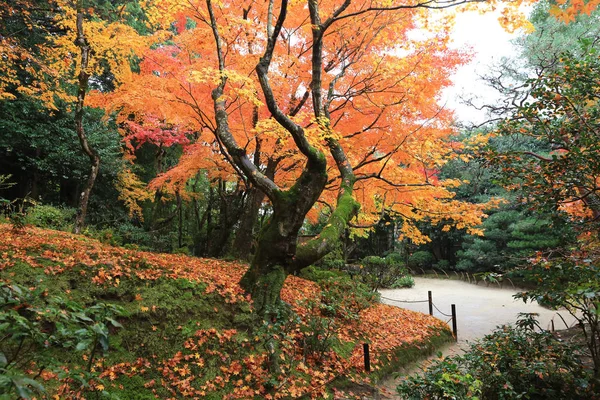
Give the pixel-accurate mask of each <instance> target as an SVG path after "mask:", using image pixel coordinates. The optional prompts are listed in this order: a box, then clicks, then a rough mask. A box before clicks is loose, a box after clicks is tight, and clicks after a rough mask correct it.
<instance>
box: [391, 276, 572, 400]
mask: <svg viewBox="0 0 600 400" xmlns="http://www.w3.org/2000/svg"><path fill="white" fill-rule="evenodd" d="M414 279H415V286H414V287H413V288H411V289H385V290H381V291H380V293H381V296H382V302H383V303H386V304H391V305H395V306H399V307H402V308H406V309H409V310H413V311H419V312H423V313H428V312H429V306H428V303H427V302H423V303H401V302H397V301H394V300H402V301H419V300H427V292H428V291H429V290H431V291H432V297H433V303H434V304H435V305H436V306H437V308H438V309H439V310H437V309H435V308H434V313H433V315H434V316H435V317H437V318H439V319H441V320H442V321H448V319H449V317H447V316H444V315H442V314H441V312H443V313H445V314H450V313H451V311H450V310H451V304H456V315H457V322H458V324H457V325H458V335H457V336H458V342H457V343H455V344H452V345H449V346H447V347H446V348H444V349H442V352H443V353H444V355H450V354H456V353H461V352H462V349H463V348H465V347H466V345H467V343H468V342H472V341H474V340H475V339H479V338H481V337H483V336H485V335H486V334H488V333H490V332H492V331H493V330H494V328H495V327H496V326H498V325H503V324H508V323H514V322H515V321H516V320H517V316H518V314H519V313H538V314H539V317H538V322H539V323H540V325H541V326H542V327H543V328H547V329H550V328H551V321H552V320H554V326H555V328H556V329H565V324H564V322H563V321H562V319H561V318H560V317H559V316H558V315H557V314H558V313H560V314H561V315H562V317H563V318H564V319H565V321H566V322H567V324H569V326H572V325H573V323H574V319H573V317H571V315H569V313H568V312H567V311H564V310H562V311H554V310H548V309H546V308H543V307H541V306H539V305H538V304H537V303H527V304H525V303H523V301H522V300H515V299H513V297H512V296H513V295H514V294H515V293H517V290H513V289H506V288H504V289H500V288H498V287H493V286H491V285H490V286H489V287H486V286H485V284H483V283H482V284H479V285H478V286H477V285H473V284H470V283H467V282H462V281H457V280H449V279H428V278H419V277H416V278H414ZM440 311H441V312H440ZM426 362H427V360H424V361H422V362H420V363H418V364H417V365H412V366H409V367H408V368H406V369H405V370H403V371H400V372H401V373H402V374H403V375H410V374H412V373H414V372H417V371H418V370H419V367H420V366H421V365H423V364H424V363H426ZM397 382H398V380H393V379H389V380H387V381H384V382H382V384H381V386H380V389H381V390H382V392H383V394H384V396H383V398H388V399H399V397H396V396H395V395H394V393H395V387H396V385H397Z"/></svg>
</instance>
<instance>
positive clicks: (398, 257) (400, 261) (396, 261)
mask: <svg viewBox="0 0 600 400" xmlns="http://www.w3.org/2000/svg"><path fill="white" fill-rule="evenodd" d="M385 262H386V263H387V264H388V265H401V266H404V265H405V257H404V256H403V255H402V254H400V253H390V254H388V255H387V256H385Z"/></svg>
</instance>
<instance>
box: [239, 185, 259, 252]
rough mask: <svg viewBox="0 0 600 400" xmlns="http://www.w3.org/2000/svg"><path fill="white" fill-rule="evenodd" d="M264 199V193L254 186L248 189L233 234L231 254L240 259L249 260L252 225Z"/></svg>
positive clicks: (252, 237) (252, 233)
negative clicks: (237, 224) (238, 224)
mask: <svg viewBox="0 0 600 400" xmlns="http://www.w3.org/2000/svg"><path fill="white" fill-rule="evenodd" d="M264 199H265V194H264V193H263V192H261V191H260V190H259V189H257V188H256V187H252V188H250V189H249V191H248V196H247V200H246V204H245V205H244V211H243V213H242V217H241V218H240V226H239V228H238V230H237V232H236V234H235V239H234V241H233V248H232V249H231V255H233V256H234V257H235V258H237V259H240V260H250V257H251V255H252V245H253V241H254V226H255V225H256V221H257V220H258V213H259V211H260V206H261V205H262V202H263V201H264Z"/></svg>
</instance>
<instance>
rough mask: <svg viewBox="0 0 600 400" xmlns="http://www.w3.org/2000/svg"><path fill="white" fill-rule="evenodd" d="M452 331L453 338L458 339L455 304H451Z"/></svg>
mask: <svg viewBox="0 0 600 400" xmlns="http://www.w3.org/2000/svg"><path fill="white" fill-rule="evenodd" d="M452 333H453V334H454V338H455V339H456V340H457V341H458V329H457V327H456V304H452Z"/></svg>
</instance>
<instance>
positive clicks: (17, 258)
mask: <svg viewBox="0 0 600 400" xmlns="http://www.w3.org/2000/svg"><path fill="white" fill-rule="evenodd" d="M246 268H247V267H246V265H244V264H241V263H236V262H224V261H220V260H214V259H199V258H194V257H189V256H183V255H173V254H156V253H150V252H142V251H137V250H131V249H124V248H119V247H113V246H109V245H106V244H103V243H101V242H99V241H97V240H95V239H91V238H88V237H86V236H78V235H72V234H69V233H65V232H60V231H52V230H44V229H39V228H33V227H27V228H26V229H25V230H24V231H22V232H15V231H13V230H12V227H11V225H8V224H1V223H0V279H1V280H2V281H4V282H8V283H16V284H20V285H24V286H26V287H29V288H34V287H36V288H42V289H43V296H44V297H45V298H52V297H53V296H61V297H63V298H65V299H67V300H70V301H74V302H78V303H80V304H83V305H84V306H91V305H93V304H97V303H98V302H105V303H111V304H116V305H119V306H121V307H123V308H124V310H125V312H124V314H123V316H121V317H120V318H119V322H120V323H121V324H122V325H123V329H113V330H111V337H110V340H111V342H110V349H109V351H108V352H107V353H105V354H101V355H100V357H99V358H97V359H96V360H94V365H93V368H92V371H91V372H93V373H94V374H95V375H94V378H92V379H91V381H90V385H89V387H88V388H82V387H81V385H80V384H78V383H77V382H75V381H74V380H73V378H72V376H73V374H72V372H73V371H77V370H79V369H81V370H82V374H83V370H84V368H85V365H86V363H85V361H86V357H87V355H86V353H85V352H79V353H78V352H76V351H69V352H64V351H63V352H62V353H61V352H60V349H59V350H56V357H57V358H58V359H60V360H61V362H62V363H63V365H62V366H61V367H60V368H62V370H64V371H70V372H71V374H60V373H56V372H50V371H45V372H44V373H43V374H41V376H40V377H39V379H41V380H42V383H43V384H44V386H45V387H46V388H47V394H46V395H47V396H48V397H52V398H77V397H80V398H83V397H85V398H95V396H96V395H98V394H109V393H111V394H116V395H118V396H119V397H120V398H136V399H144V398H148V399H151V398H161V399H163V398H185V397H189V398H198V397H208V398H252V397H259V398H267V399H269V398H296V397H300V396H307V397H313V398H323V397H326V396H328V395H330V394H332V393H335V394H338V395H340V396H341V395H342V394H341V392H339V391H334V392H331V391H330V385H329V384H330V383H331V382H332V381H334V380H335V379H336V378H338V377H341V376H343V377H345V379H346V381H348V380H350V381H352V382H358V383H368V382H369V381H370V377H372V376H373V375H367V374H365V373H364V372H363V354H362V343H363V342H368V343H370V346H371V355H372V360H371V363H372V368H373V369H374V370H375V371H378V370H382V369H385V368H386V367H389V365H390V364H391V363H393V362H394V361H395V358H396V357H397V355H398V352H399V351H400V350H401V349H406V348H407V347H411V348H414V347H420V346H424V345H425V344H426V343H429V342H431V341H432V340H436V338H438V339H439V338H440V337H442V338H446V337H447V336H448V328H447V326H446V325H445V324H444V323H442V322H441V321H439V320H437V319H435V318H432V317H429V316H427V315H424V314H421V313H415V312H412V311H408V310H404V309H400V308H397V307H392V306H388V305H383V304H375V305H372V306H371V307H369V308H367V309H365V310H362V311H361V312H360V314H359V318H350V319H348V318H336V317H335V315H333V316H329V317H323V316H321V315H317V314H319V313H318V312H317V313H316V312H315V310H320V309H321V308H320V307H319V302H320V301H321V298H322V293H321V289H320V288H319V286H318V285H317V284H316V283H314V282H311V281H307V280H303V279H300V278H297V277H294V276H290V277H289V278H288V279H287V281H286V284H285V287H284V290H283V292H282V298H283V300H284V301H285V302H287V303H289V304H290V305H291V306H292V308H293V310H294V314H293V316H292V317H286V318H282V319H281V320H280V321H277V320H275V321H272V322H271V323H269V324H267V323H260V322H257V321H258V320H257V318H256V316H255V315H254V314H253V313H252V307H251V301H250V299H249V298H248V297H247V296H246V295H245V294H244V292H243V291H242V290H241V288H240V287H239V285H238V281H239V279H240V277H241V276H242V274H243V273H244V271H245V270H246ZM48 329H52V327H48ZM271 342H276V343H277V346H276V348H277V352H276V357H273V356H270V355H269V354H270V352H271V351H272V349H273V346H271ZM47 351H50V352H52V351H53V349H47ZM275 358H276V359H275ZM273 363H277V364H278V365H277V367H278V370H279V372H278V373H276V374H273V373H271V372H269V371H273V370H274V368H273ZM37 367H39V366H37ZM27 368H29V370H30V371H31V373H32V374H34V372H35V371H37V370H38V369H39V368H37V369H36V365H35V361H33V364H31V365H29V366H26V369H27ZM375 373H376V372H375ZM94 392H95V393H94ZM347 395H348V393H346V394H344V395H343V396H347ZM54 396H57V397H54ZM132 396H133V397H132Z"/></svg>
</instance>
